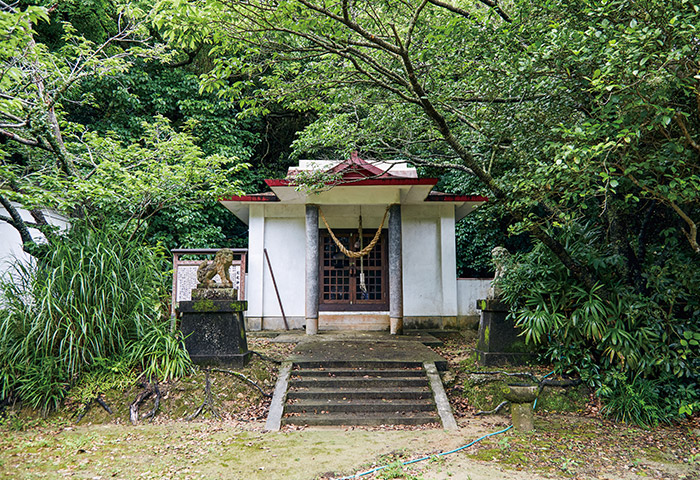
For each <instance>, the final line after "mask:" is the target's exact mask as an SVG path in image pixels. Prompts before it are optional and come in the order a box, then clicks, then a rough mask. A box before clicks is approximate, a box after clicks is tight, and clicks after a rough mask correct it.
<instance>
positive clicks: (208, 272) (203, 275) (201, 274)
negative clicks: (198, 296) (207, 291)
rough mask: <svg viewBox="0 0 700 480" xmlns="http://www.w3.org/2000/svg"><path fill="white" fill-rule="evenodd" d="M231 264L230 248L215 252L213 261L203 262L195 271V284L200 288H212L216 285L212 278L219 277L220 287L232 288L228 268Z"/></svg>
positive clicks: (231, 253) (231, 254)
mask: <svg viewBox="0 0 700 480" xmlns="http://www.w3.org/2000/svg"><path fill="white" fill-rule="evenodd" d="M232 263H233V252H232V251H231V249H230V248H222V249H221V250H219V251H218V252H216V256H214V260H213V261H209V260H204V261H203V262H202V263H201V264H200V265H199V268H198V269H197V282H198V283H199V286H201V287H213V286H215V285H216V282H214V276H215V275H217V274H218V275H219V278H220V279H221V286H222V287H233V282H231V276H230V275H229V268H230V267H231V264H232Z"/></svg>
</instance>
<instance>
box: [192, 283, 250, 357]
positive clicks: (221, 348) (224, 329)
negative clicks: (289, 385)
mask: <svg viewBox="0 0 700 480" xmlns="http://www.w3.org/2000/svg"><path fill="white" fill-rule="evenodd" d="M237 298H238V292H237V291H236V290H235V289H232V288H221V287H219V288H196V289H194V290H192V300H191V301H186V302H180V307H179V311H180V313H181V315H182V320H181V324H180V329H181V330H182V333H183V335H184V336H185V347H186V348H187V351H188V352H189V354H190V357H191V358H192V361H193V362H195V363H198V364H203V365H226V366H233V367H244V366H245V365H247V364H248V362H249V361H250V357H251V355H252V353H251V352H250V351H249V350H248V340H247V339H246V333H245V323H244V321H243V312H244V311H245V310H246V308H247V307H248V305H247V302H244V301H241V300H236V299H237Z"/></svg>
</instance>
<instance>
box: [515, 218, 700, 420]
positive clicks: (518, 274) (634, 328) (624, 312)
mask: <svg viewBox="0 0 700 480" xmlns="http://www.w3.org/2000/svg"><path fill="white" fill-rule="evenodd" d="M557 234H558V236H559V237H560V239H561V240H562V241H563V243H564V244H565V246H566V248H567V249H568V251H570V252H572V256H573V257H574V258H575V259H577V260H578V261H579V262H580V263H581V264H584V265H587V266H589V268H590V269H591V270H592V271H594V272H595V274H596V277H597V278H599V279H600V281H599V283H598V284H596V286H595V287H594V288H593V289H586V288H585V287H584V286H583V285H581V284H579V283H578V282H577V281H576V280H575V279H574V278H573V277H572V276H571V275H570V274H569V272H568V270H567V269H566V267H564V265H563V264H562V263H561V262H559V261H558V260H557V259H556V258H555V257H554V255H553V254H552V253H551V252H550V251H549V250H548V249H546V248H545V247H544V246H543V245H542V244H537V245H535V247H534V248H533V250H532V251H531V252H529V253H527V254H521V255H516V256H514V257H513V259H512V265H511V268H510V269H509V270H508V271H507V273H506V276H505V278H503V280H502V281H501V286H502V288H503V291H504V300H505V301H506V302H507V303H508V304H509V305H510V306H511V308H512V313H511V315H512V318H513V320H514V321H515V323H516V324H517V325H518V326H519V327H520V328H521V329H522V331H523V333H522V335H523V336H524V337H525V340H526V341H527V342H528V343H530V344H535V345H537V346H538V348H539V349H540V352H541V354H542V355H543V357H544V359H545V360H547V361H550V362H552V363H554V364H555V365H556V366H557V368H558V370H559V371H560V372H561V373H567V374H576V375H579V376H580V377H581V378H582V379H583V380H584V381H585V382H586V383H587V384H588V385H589V386H591V387H594V388H596V389H597V392H598V395H599V396H600V397H601V399H602V400H603V401H604V402H605V403H606V409H605V412H606V413H607V414H609V415H610V416H612V417H613V418H616V419H620V420H624V421H629V422H633V423H638V424H642V425H655V424H657V423H658V422H659V421H667V420H671V419H673V418H675V417H678V415H679V412H687V408H686V409H684V408H683V407H684V406H687V405H691V404H692V402H693V399H694V398H697V397H696V395H697V382H698V371H699V368H700V355H699V353H698V352H699V351H700V349H698V348H697V346H696V345H694V344H693V345H691V342H695V341H696V336H698V323H697V319H698V312H699V311H700V308H699V307H698V296H697V294H698V287H697V285H699V284H700V273H699V272H698V271H697V269H694V270H693V269H692V268H688V265H689V264H690V265H692V262H687V261H686V262H684V261H683V258H682V257H681V256H677V257H676V258H669V259H667V261H666V263H664V264H663V265H660V264H654V265H652V266H651V267H650V268H649V269H648V270H647V272H648V273H646V284H647V286H648V292H647V293H639V292H637V291H634V290H633V289H632V288H631V287H629V286H626V285H624V284H623V283H621V282H619V281H616V279H619V275H617V274H616V272H618V270H619V269H620V267H621V265H620V262H621V259H620V258H619V256H616V255H614V254H612V253H610V251H609V247H607V246H606V243H605V242H604V241H603V239H602V238H601V235H602V234H601V232H600V231H598V230H597V229H595V228H592V227H581V226H578V227H571V228H569V229H561V230H560V231H558V232H557Z"/></svg>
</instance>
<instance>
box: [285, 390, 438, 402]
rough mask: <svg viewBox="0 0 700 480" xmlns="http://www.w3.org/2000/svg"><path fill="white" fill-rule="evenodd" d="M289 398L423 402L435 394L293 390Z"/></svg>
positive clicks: (418, 392) (421, 392) (427, 392)
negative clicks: (382, 399) (384, 399)
mask: <svg viewBox="0 0 700 480" xmlns="http://www.w3.org/2000/svg"><path fill="white" fill-rule="evenodd" d="M287 398H290V399H306V398H310V399H316V398H327V399H329V400H337V399H343V398H346V399H348V400H350V399H353V400H355V399H363V398H364V399H367V400H373V399H380V398H386V399H387V400H389V399H391V400H398V399H404V400H423V399H432V398H433V394H432V392H430V391H428V390H426V391H415V392H395V391H386V392H362V391H343V390H337V391H335V392H323V393H319V392H315V391H313V390H303V391H300V390H292V391H289V392H288V393H287Z"/></svg>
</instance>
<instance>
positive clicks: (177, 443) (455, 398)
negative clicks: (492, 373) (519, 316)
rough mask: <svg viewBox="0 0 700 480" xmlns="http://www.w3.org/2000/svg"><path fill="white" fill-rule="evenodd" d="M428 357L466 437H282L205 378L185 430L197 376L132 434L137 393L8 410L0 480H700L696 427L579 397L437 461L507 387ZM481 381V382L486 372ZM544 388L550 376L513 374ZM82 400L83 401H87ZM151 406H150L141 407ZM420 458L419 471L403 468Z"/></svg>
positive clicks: (454, 342) (267, 351)
mask: <svg viewBox="0 0 700 480" xmlns="http://www.w3.org/2000/svg"><path fill="white" fill-rule="evenodd" d="M444 340H445V345H444V346H442V347H438V348H436V350H437V351H438V352H439V353H441V354H442V355H444V356H445V357H447V358H448V361H449V371H448V372H446V373H445V375H444V377H445V383H446V389H447V391H448V395H449V396H450V400H451V402H452V404H453V407H454V410H455V414H456V417H457V420H458V424H459V426H460V429H459V430H458V431H456V432H445V431H442V430H438V429H422V428H407V429H403V428H401V427H393V428H366V429H362V428H345V429H335V428H334V429H323V428H317V429H309V428H298V429H291V428H289V429H287V430H285V431H282V432H276V433H265V432H263V427H264V418H265V416H266V414H267V404H268V400H267V399H266V398H264V397H263V396H262V395H260V393H259V392H257V391H256V390H255V389H253V388H251V387H250V386H249V385H247V384H246V383H245V382H242V381H241V380H239V379H238V378H236V377H233V376H230V375H227V374H223V373H217V372H214V373H212V374H211V381H212V398H213V400H214V405H215V407H216V410H217V412H218V413H219V414H220V416H221V418H220V419H218V418H215V417H213V416H212V414H211V412H209V411H205V412H203V414H202V415H201V416H200V417H198V418H197V420H195V421H193V422H188V421H185V420H184V417H186V416H187V415H190V414H191V413H192V412H193V411H195V409H196V408H197V407H198V405H200V404H201V402H202V401H203V400H204V398H205V394H204V374H203V373H201V372H199V373H197V374H195V375H192V376H190V377H187V378H184V379H181V380H179V381H177V382H171V383H168V384H165V385H161V386H160V387H161V391H162V392H163V398H162V401H161V404H160V408H159V411H158V414H157V415H156V416H155V418H154V419H152V420H145V419H141V420H140V421H139V424H138V425H135V426H134V425H131V423H130V422H129V411H128V410H129V404H130V403H131V402H132V401H133V400H134V398H135V397H136V395H138V393H139V392H140V391H141V390H142V387H140V386H138V385H135V384H132V385H131V386H128V387H126V388H123V389H119V388H112V389H109V390H108V391H106V392H104V393H105V395H104V399H105V401H106V402H107V403H108V404H109V405H110V406H111V407H112V409H113V410H114V414H113V415H109V414H107V412H105V411H104V410H103V409H101V408H100V407H99V406H97V404H94V403H93V404H92V407H91V408H90V409H89V410H88V411H87V413H86V414H85V416H84V417H83V418H82V419H81V420H80V422H78V423H76V416H75V415H76V414H78V413H80V412H82V411H83V410H84V406H85V405H84V402H83V401H82V398H81V395H78V394H77V393H76V394H75V395H74V396H73V398H71V399H70V401H69V402H68V403H67V404H66V406H65V408H64V409H63V410H61V411H60V412H57V413H54V414H52V415H50V416H49V417H48V418H45V419H44V418H41V416H39V415H37V414H35V413H33V412H31V411H28V410H26V409H21V408H19V406H17V407H15V408H12V409H9V410H6V411H5V415H4V417H3V418H2V420H1V421H0V479H34V478H49V479H59V478H89V479H109V478H115V479H161V478H164V479H169V478H173V479H219V478H220V479H309V480H311V479H327V478H336V477H342V476H344V475H350V474H354V473H356V472H359V471H366V470H369V469H372V468H375V467H377V466H384V465H387V468H384V469H382V470H379V471H377V472H375V473H373V474H371V475H368V476H366V477H363V478H380V479H390V478H399V479H406V480H441V479H472V480H478V479H482V480H495V479H502V478H507V479H523V480H524V479H541V478H581V479H637V478H659V479H661V478H668V479H674V480H680V479H685V480H690V479H700V447H699V446H698V433H699V432H700V429H699V428H698V422H697V421H693V420H690V421H688V422H686V423H684V424H681V425H671V426H664V427H660V428H656V429H653V430H644V429H640V428H636V427H631V426H628V425H624V424H617V423H612V422H609V421H607V420H605V419H603V418H600V417H599V415H598V410H597V408H598V405H597V402H596V401H595V399H593V398H592V396H591V395H590V392H588V391H587V390H586V389H585V388H583V387H574V388H566V389H563V388H557V389H545V391H544V392H543V394H542V396H541V397H540V399H539V401H538V402H539V405H538V410H537V414H536V419H535V425H536V430H535V431H534V432H531V433H527V434H523V433H519V432H516V431H513V430H509V431H508V432H505V433H502V434H500V435H496V436H493V437H489V438H487V439H485V440H483V441H481V442H479V443H477V444H475V445H474V446H471V447H469V448H466V449H464V450H461V451H460V452H458V453H454V454H451V455H448V456H444V457H437V456H435V455H436V454H438V453H440V452H445V451H449V450H452V449H455V448H458V447H460V446H462V445H465V444H466V443H468V442H470V441H472V440H474V439H476V438H478V437H480V436H482V435H484V434H487V433H489V432H494V431H497V430H501V429H503V428H505V427H507V426H508V425H509V423H510V418H509V415H508V410H507V409H505V410H504V411H502V412H501V414H498V415H489V416H479V417H476V416H475V415H474V413H475V412H476V411H478V410H486V409H491V408H493V407H494V406H495V405H497V404H498V403H499V402H500V400H501V398H500V388H501V386H500V384H499V382H501V380H498V381H493V382H485V383H484V382H483V381H476V382H475V381H474V380H473V378H474V377H473V374H472V373H470V372H473V371H476V370H480V367H478V366H477V365H475V363H474V354H473V348H474V335H473V333H472V332H467V333H466V334H457V335H450V336H447V337H446V338H445V339H444ZM249 342H250V346H251V348H252V349H254V350H256V351H259V352H261V353H263V354H264V355H267V356H269V357H275V358H279V359H281V358H283V357H285V356H286V355H287V354H288V353H289V351H290V350H291V348H292V346H291V345H285V344H273V343H270V342H268V341H267V340H265V339H264V338H250V339H249ZM481 370H483V369H481ZM505 370H506V371H509V372H514V371H528V372H532V373H535V374H537V375H539V376H541V375H544V374H546V373H548V372H549V371H550V369H549V368H548V367H547V366H527V367H517V368H513V367H509V368H507V369H505ZM276 371H277V366H276V365H275V364H274V363H270V362H267V361H264V360H262V359H260V357H254V358H253V360H252V362H251V364H250V366H249V367H247V368H246V369H243V370H241V372H242V373H244V374H245V375H246V376H248V377H250V378H251V379H253V380H254V381H256V382H257V383H258V384H259V385H260V386H261V388H262V389H263V390H264V391H266V392H271V391H272V389H273V387H274V382H275V376H276ZM88 390H90V389H89V388H87V389H85V391H88ZM152 407H153V403H152V400H150V401H149V402H147V404H145V405H143V406H142V408H141V411H142V412H145V411H148V410H150V409H151V408H152ZM424 456H428V457H429V459H428V460H425V461H421V462H419V463H415V464H411V465H408V466H403V465H402V462H405V461H407V460H412V459H416V458H420V457H424Z"/></svg>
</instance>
